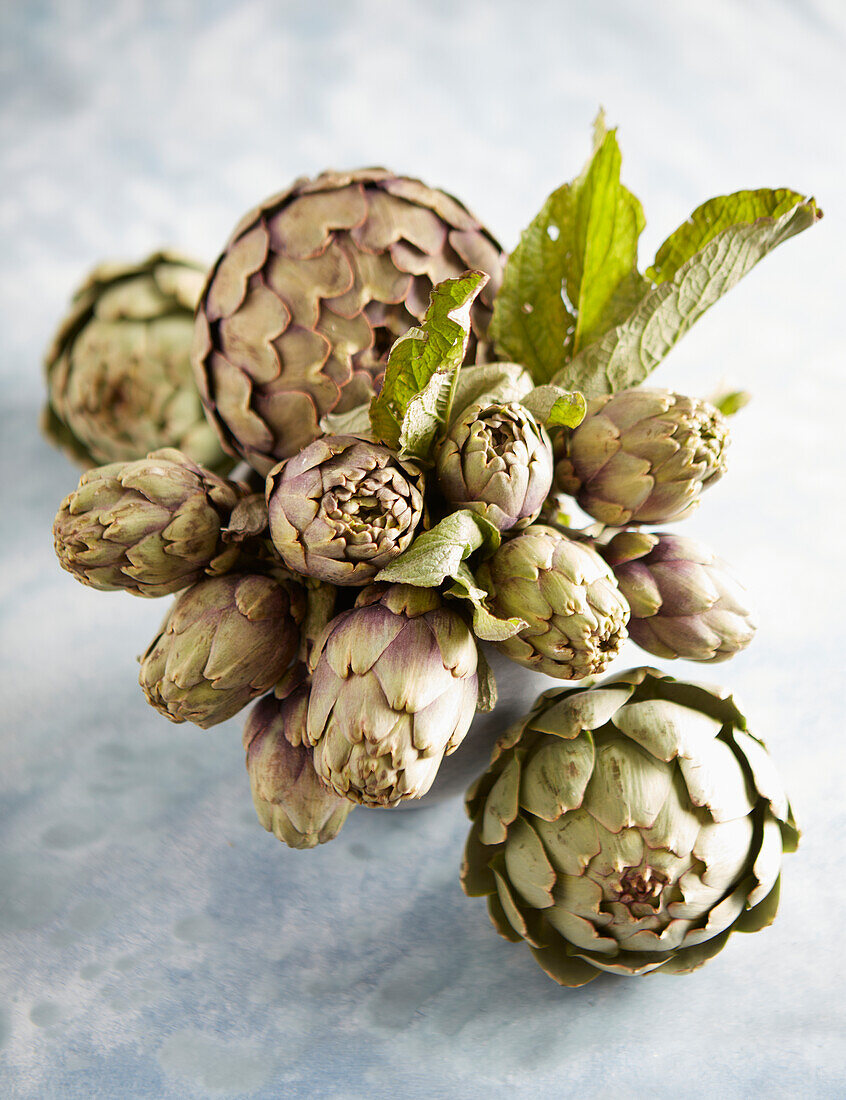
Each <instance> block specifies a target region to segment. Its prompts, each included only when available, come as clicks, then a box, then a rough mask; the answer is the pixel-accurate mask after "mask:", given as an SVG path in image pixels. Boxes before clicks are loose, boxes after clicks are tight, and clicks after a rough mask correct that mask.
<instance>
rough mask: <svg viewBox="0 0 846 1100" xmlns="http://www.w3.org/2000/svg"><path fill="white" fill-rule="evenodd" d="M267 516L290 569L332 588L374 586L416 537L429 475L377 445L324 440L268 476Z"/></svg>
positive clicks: (350, 438) (335, 438)
mask: <svg viewBox="0 0 846 1100" xmlns="http://www.w3.org/2000/svg"><path fill="white" fill-rule="evenodd" d="M267 516H268V525H269V528H270V536H271V538H272V539H273V544H274V546H275V547H276V549H277V551H278V552H279V554H280V556H281V557H282V560H283V561H284V562H285V564H286V565H287V566H288V568H289V569H293V570H294V571H295V572H296V573H301V574H303V575H304V576H308V577H315V578H316V579H318V580H322V581H328V582H329V583H331V584H338V585H349V584H352V585H363V584H368V583H369V582H370V581H372V580H373V578H374V577H375V576H376V574H377V573H378V572H379V570H380V569H382V568H384V567H385V566H386V565H388V563H389V562H391V561H392V560H393V559H394V558H395V557H396V556H397V555H398V554H401V553H402V551H403V550H405V549H406V547H407V546H409V545H410V543H411V540H412V539H413V538H414V533H415V531H416V529H417V527H418V525H419V523H420V521H421V519H422V518H423V474H422V473H421V471H420V469H419V468H418V467H417V466H416V465H415V464H414V463H412V462H406V461H400V459H399V458H397V456H396V455H395V454H394V453H393V452H392V451H391V450H389V449H388V448H387V447H383V446H382V445H381V444H379V443H370V442H368V441H367V440H363V439H360V438H358V437H357V436H354V435H330V436H325V437H324V438H323V439H317V440H315V442H314V443H312V444H310V446H308V447H306V448H305V450H304V451H302V452H301V453H300V454H298V455H296V456H295V457H294V458H289V459H286V460H285V461H283V462H280V463H279V465H278V466H275V467H274V468H273V469H272V470H271V471H270V473H269V475H268V478H267Z"/></svg>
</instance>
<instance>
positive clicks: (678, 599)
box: [601, 531, 755, 661]
mask: <svg viewBox="0 0 846 1100" xmlns="http://www.w3.org/2000/svg"><path fill="white" fill-rule="evenodd" d="M601 552H602V555H603V557H604V558H605V560H606V561H607V562H608V563H609V564H610V565H611V568H612V569H613V570H614V575H615V577H616V578H617V583H618V584H619V586H620V591H621V592H622V593H623V595H624V596H625V597H626V599H627V600H628V602H629V607H630V608H631V612H632V615H631V619H630V620H629V635H630V637H631V639H632V641H634V642H636V643H637V644H638V645H639V646H640V647H641V649H645V650H646V651H647V652H648V653H654V654H655V656H656V657H683V658H685V659H686V660H688V661H726V660H728V658H729V657H733V656H734V654H735V653H739V652H740V650H742V649H745V648H746V646H748V645H749V643H750V642H751V641H752V639H753V637H754V636H755V621H754V618H753V616H752V612H751V611H750V610H749V607H748V605H747V601H746V592H745V590H744V588H743V587H742V585H741V584H740V583H739V582H738V581H737V580H736V579H735V577H734V575H733V574H732V572H731V569H730V568H729V566H728V565H727V564H726V563H725V562H724V561H723V560H722V558H718V557H717V555H716V554H714V553H713V551H712V550H709V549H708V547H707V546H703V544H702V543H701V542H697V540H696V539H689V538H680V537H679V536H678V535H671V534H666V535H664V534H657V533H656V534H647V533H646V532H645V531H621V532H620V533H619V534H618V535H615V536H614V538H613V539H611V541H610V542H609V543H608V544H607V545H606V546H604V547H601Z"/></svg>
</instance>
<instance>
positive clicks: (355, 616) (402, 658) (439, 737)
mask: <svg viewBox="0 0 846 1100" xmlns="http://www.w3.org/2000/svg"><path fill="white" fill-rule="evenodd" d="M315 660H316V666H315V670H314V676H313V682H312V690H311V698H310V700H309V707H308V739H309V742H310V743H311V744H312V745H313V746H314V766H315V769H316V771H317V774H318V775H319V776H320V777H321V778H322V779H324V780H325V781H326V782H327V783H328V784H330V786H331V787H332V788H333V789H334V790H335V791H337V793H338V794H340V795H343V796H345V797H346V798H349V799H352V800H353V801H355V802H361V803H364V804H365V805H369V806H391V805H394V804H395V803H397V802H399V801H400V800H401V799H404V798H419V797H420V796H421V795H423V794H425V793H426V791H428V789H429V787H430V786H431V785H432V782H433V780H434V778H435V775H436V774H437V771H438V768H439V767H440V763H441V760H442V759H443V757H444V756H445V755H449V753H451V752H453V750H454V749H456V748H457V747H458V745H459V744H460V743H461V741H462V740H463V738H464V735H465V734H466V733H467V730H468V728H469V726H470V722H471V721H472V719H473V715H474V713H475V710H476V701H477V696H478V678H477V673H476V665H477V660H478V654H477V651H476V644H475V642H474V640H473V635H472V634H471V632H470V630H469V628H468V627H467V625H466V624H465V622H464V620H463V619H462V618H461V616H460V615H458V614H457V613H456V612H455V611H453V610H451V609H450V608H448V607H446V606H445V605H444V604H443V602H442V600H441V598H440V596H439V595H438V594H437V592H436V591H434V590H433V589H425V588H414V587H412V586H411V585H401V584H397V585H391V586H389V587H385V586H382V585H374V586H373V587H372V588H369V589H365V591H364V592H362V593H361V595H360V596H359V600H358V602H357V606H356V607H355V608H353V609H352V610H351V611H346V612H343V613H342V614H340V615H338V616H336V617H335V618H334V619H332V621H331V622H330V623H329V625H328V626H327V628H326V631H325V633H324V635H323V638H322V640H321V645H320V648H319V650H318V652H317V655H316V657H315Z"/></svg>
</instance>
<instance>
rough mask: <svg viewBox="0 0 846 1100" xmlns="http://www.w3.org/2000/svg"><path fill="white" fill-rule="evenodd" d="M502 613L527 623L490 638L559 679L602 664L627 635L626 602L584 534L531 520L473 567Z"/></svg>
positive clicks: (523, 662)
mask: <svg viewBox="0 0 846 1100" xmlns="http://www.w3.org/2000/svg"><path fill="white" fill-rule="evenodd" d="M476 578H477V580H478V581H479V583H480V584H481V585H483V587H484V588H485V589H487V591H488V592H489V594H490V599H489V603H490V607H491V609H492V610H493V611H494V612H495V613H496V614H497V615H499V616H500V617H501V618H504V619H507V618H510V617H512V616H514V617H516V618H519V619H522V620H523V621H524V622H525V623H526V624H527V625H526V627H525V628H524V629H522V630H521V631H520V632H519V634H517V635H515V636H514V637H513V638H508V639H507V640H506V641H503V642H497V643H495V644H496V646H497V648H498V649H500V650H502V652H503V653H505V654H506V655H507V656H508V657H510V658H511V659H512V660H514V661H517V662H518V663H519V664H521V665H525V666H526V668H531V669H534V671H536V672H545V673H546V674H547V676H555V677H557V678H558V679H561V680H580V679H581V678H582V677H584V676H591V675H594V674H595V673H598V672H602V671H603V670H604V669H605V668H607V666H608V665H609V664H610V662H611V661H612V660H613V659H614V658H615V657H616V656H617V653H618V652H619V650H620V647H621V646H622V644H623V642H624V641H625V640H626V637H627V634H626V623H627V621H628V618H629V607H628V604H627V603H626V601H625V599H624V598H623V596H622V595H621V593H620V590H619V588H618V587H617V582H616V581H615V580H614V574H613V573H612V572H611V569H610V567H609V566H608V565H607V563H606V562H605V561H603V559H602V558H601V557H600V556H599V554H598V553H597V552H596V551H595V550H594V549H593V547H592V546H590V545H589V544H588V543H587V542H578V541H576V540H574V539H570V538H567V537H566V535H563V534H562V533H561V532H560V531H558V530H556V529H555V528H553V527H546V526H544V525H543V524H539V523H536V524H533V525H532V526H531V527H527V528H526V529H525V531H522V532H521V533H520V534H519V535H516V536H515V537H514V538H512V539H509V540H508V541H507V542H504V543H503V544H502V546H500V548H499V549H498V550H497V551H496V553H495V554H494V555H493V556H492V557H491V558H489V559H488V560H487V561H485V562H483V563H482V564H481V565H480V566H479V568H478V569H477V570H476Z"/></svg>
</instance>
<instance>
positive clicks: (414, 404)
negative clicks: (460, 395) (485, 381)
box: [399, 364, 460, 464]
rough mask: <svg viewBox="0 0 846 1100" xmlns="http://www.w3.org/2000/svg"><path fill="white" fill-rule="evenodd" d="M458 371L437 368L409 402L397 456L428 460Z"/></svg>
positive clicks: (446, 414) (448, 408)
mask: <svg viewBox="0 0 846 1100" xmlns="http://www.w3.org/2000/svg"><path fill="white" fill-rule="evenodd" d="M459 366H460V364H459ZM457 373H458V367H453V368H451V369H449V370H436V371H435V373H434V374H433V375H432V377H431V378H430V379H429V381H428V382H427V383H426V385H425V386H424V387H423V389H422V390H421V391H420V392H419V393H417V394H415V395H414V397H412V399H411V400H410V401H409V403H408V408H407V409H406V410H405V416H404V417H403V420H402V427H401V429H400V437H399V457H400V458H412V459H415V460H416V461H417V462H420V463H423V464H426V463H428V462H429V456H430V454H431V452H432V443H433V441H434V439H435V436H436V435H437V433H438V429H439V428H440V427H441V425H442V424H446V422H447V419H448V417H449V410H450V406H451V404H452V399H453V393H454V391H455V378H456V375H457Z"/></svg>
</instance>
